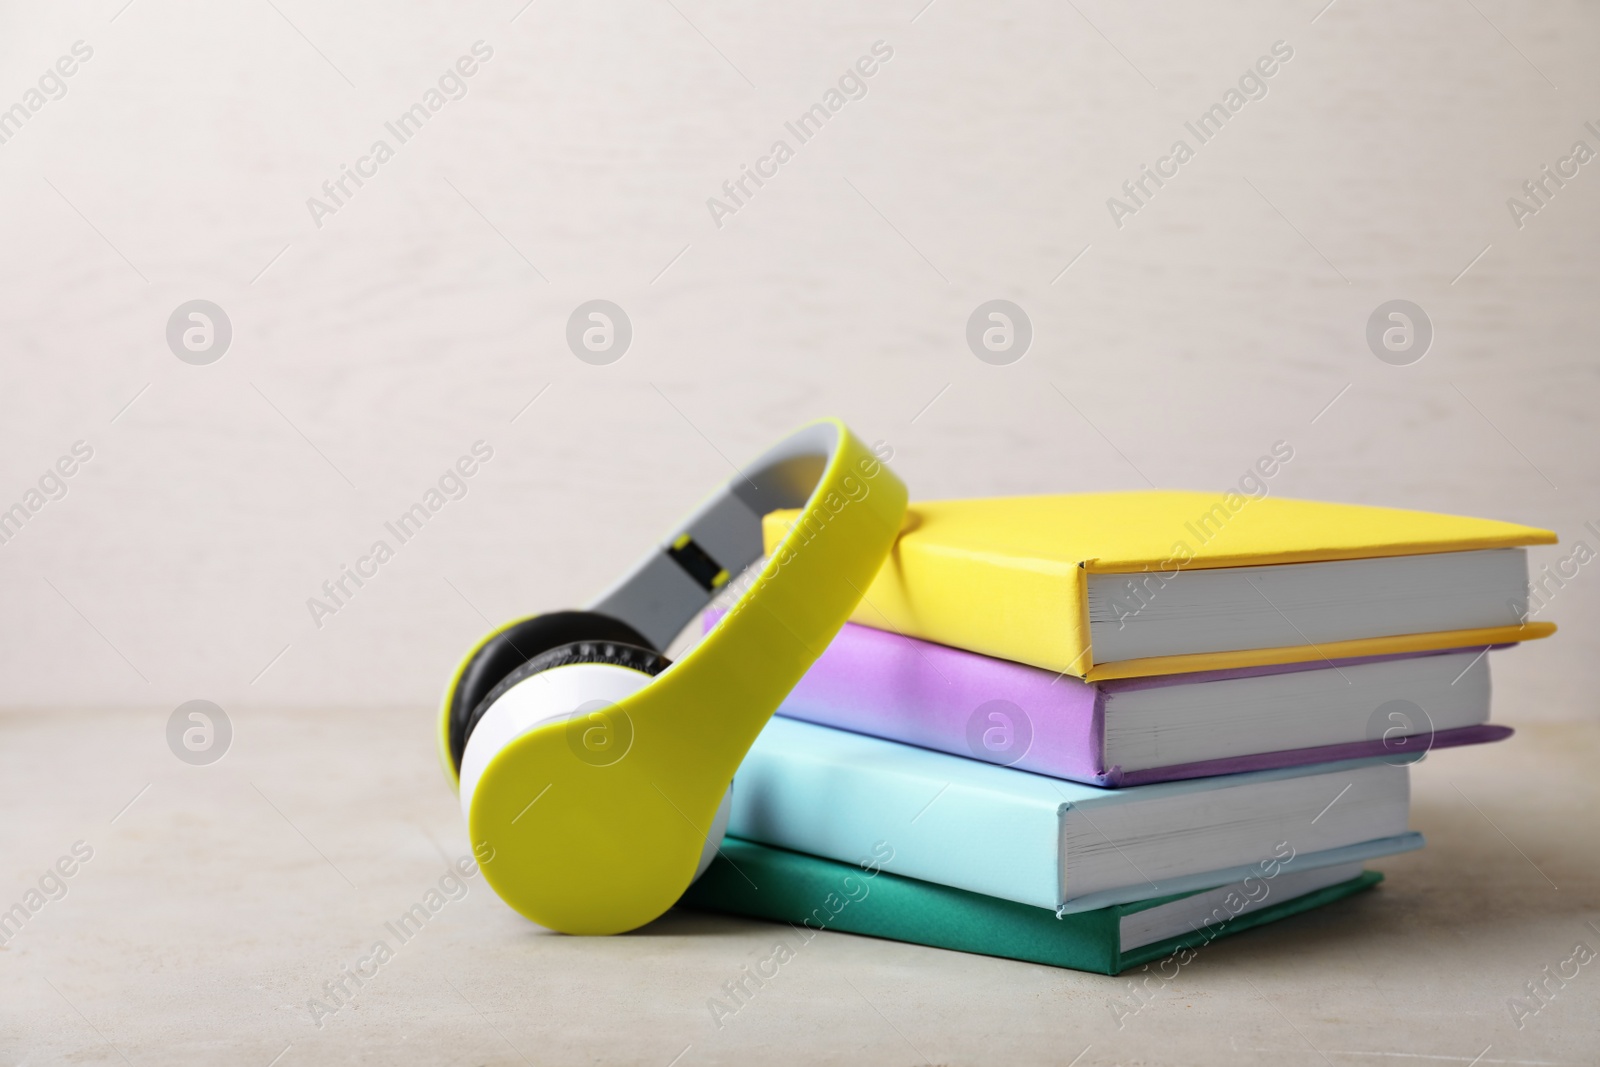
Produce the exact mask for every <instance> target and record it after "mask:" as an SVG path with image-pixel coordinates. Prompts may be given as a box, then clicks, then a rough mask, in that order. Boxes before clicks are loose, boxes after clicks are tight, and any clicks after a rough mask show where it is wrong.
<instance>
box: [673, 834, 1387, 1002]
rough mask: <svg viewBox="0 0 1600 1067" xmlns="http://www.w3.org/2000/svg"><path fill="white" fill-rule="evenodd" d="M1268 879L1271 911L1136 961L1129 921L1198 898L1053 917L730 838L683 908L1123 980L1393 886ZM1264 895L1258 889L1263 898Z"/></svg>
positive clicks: (1224, 916)
mask: <svg viewBox="0 0 1600 1067" xmlns="http://www.w3.org/2000/svg"><path fill="white" fill-rule="evenodd" d="M1257 879H1258V881H1257V882H1256V883H1255V885H1256V886H1257V887H1264V888H1265V892H1266V894H1267V896H1266V897H1263V898H1262V900H1261V906H1260V907H1257V908H1255V909H1254V910H1249V911H1244V910H1242V909H1241V910H1240V911H1239V912H1238V913H1237V914H1233V913H1232V907H1233V906H1232V905H1231V904H1230V906H1228V907H1225V908H1219V909H1218V911H1217V912H1214V913H1213V915H1214V919H1213V921H1210V922H1206V923H1204V924H1202V925H1200V926H1198V927H1197V928H1195V929H1193V930H1191V931H1189V932H1187V933H1184V934H1181V935H1179V936H1177V937H1171V938H1168V939H1166V940H1163V941H1158V942H1155V943H1153V944H1149V945H1141V946H1139V947H1137V948H1133V949H1130V950H1128V951H1126V952H1124V951H1123V950H1122V948H1121V945H1122V938H1121V936H1120V934H1121V922H1122V918H1123V916H1125V915H1128V914H1130V913H1133V912H1137V911H1141V910H1144V909H1146V908H1153V907H1156V906H1158V905H1161V904H1165V903H1167V902H1169V901H1172V900H1177V899H1181V898H1182V897H1183V896H1185V895H1187V894H1177V895H1172V896H1165V897H1156V898H1153V899H1150V900H1143V901H1138V902H1136V903H1130V904H1116V905H1112V906H1110V907H1105V908H1100V909H1097V910H1095V911H1085V912H1079V913H1077V914H1075V915H1063V916H1060V917H1057V915H1056V913H1055V912H1053V911H1051V910H1049V909H1048V908H1034V907H1029V906H1028V905H1026V904H1017V903H1014V902H1012V901H1009V900H997V899H995V898H993V897H985V896H982V895H980V894H977V893H971V892H968V891H966V890H962V889H952V888H950V887H948V886H941V885H934V884H932V883H930V882H922V881H918V880H916V879H914V878H903V877H900V876H899V875H895V874H891V873H889V872H887V871H884V870H882V869H881V868H879V867H877V866H876V865H874V864H864V865H854V864H848V863H837V862H835V861H833V860H827V859H823V858H821V857H818V856H809V855H805V854H803V853H799V852H789V851H786V850H784V849H776V848H768V847H765V846H763V845H759V844H756V843H755V842H752V841H744V840H740V839H739V838H734V837H729V838H725V839H724V840H723V842H722V849H721V852H720V854H719V855H718V856H717V858H716V859H714V860H713V861H712V862H711V866H710V867H709V868H708V869H707V870H706V873H705V874H704V875H702V876H701V878H700V880H699V881H697V882H695V883H694V885H692V886H690V887H689V890H688V892H686V893H685V894H684V895H683V898H682V899H681V900H680V901H679V902H678V906H679V907H683V908H691V909H694V910H698V911H711V912H723V913H727V914H732V915H746V916H751V917H754V918H759V919H771V920H773V921H776V922H783V923H788V924H790V925H791V926H792V927H793V928H794V930H795V933H796V935H798V936H799V937H800V938H801V939H802V940H809V939H810V938H811V937H814V936H816V934H815V932H816V931H822V930H835V931H840V932H844V933H852V934H865V935H867V936H869V937H881V938H885V939H887V940H891V941H905V942H909V943H911V944H916V945H929V946H932V947H934V948H945V949H954V950H955V951H958V952H973V953H977V954H979V955H984V956H1000V957H1003V958H1006V959H1014V960H1023V961H1026V962H1029V963H1042V964H1046V965H1048V966H1051V967H1069V968H1072V969H1073V970H1079V971H1092V972H1094V973H1096V974H1108V975H1114V974H1119V973H1121V972H1122V971H1125V970H1127V969H1128V968H1130V967H1138V966H1141V965H1143V964H1146V963H1154V962H1156V961H1164V960H1166V959H1167V958H1168V957H1173V958H1174V962H1175V963H1177V964H1179V965H1181V964H1182V963H1187V962H1188V960H1189V959H1190V958H1192V955H1191V954H1192V953H1193V952H1194V951H1195V950H1196V949H1198V948H1200V947H1202V946H1204V945H1206V944H1209V943H1210V942H1212V941H1214V940H1216V939H1217V938H1219V937H1227V936H1230V935H1232V934H1237V933H1241V932H1243V931H1245V930H1249V929H1253V928H1255V927H1258V926H1262V925H1265V924H1267V923H1272V922H1276V921H1277V920H1279V919H1283V918H1287V917H1288V916H1291V915H1298V914H1300V913H1302V912H1306V911H1310V910H1312V909H1313V908H1319V907H1321V906H1323V905H1324V904H1330V903H1332V902H1333V901H1336V900H1342V899H1343V898H1345V897H1348V896H1352V895H1354V894H1356V893H1360V892H1362V891H1363V890H1366V889H1370V888H1372V887H1373V886H1374V885H1377V884H1378V883H1379V882H1380V881H1382V880H1383V875H1381V874H1379V873H1377V872H1376V871H1367V872H1364V873H1363V874H1362V875H1361V876H1360V877H1358V878H1353V879H1350V880H1348V881H1345V882H1340V883H1338V884H1336V885H1331V886H1327V887H1326V888H1323V889H1318V890H1314V891H1312V892H1310V893H1306V894H1303V895H1300V896H1295V897H1290V898H1288V899H1285V900H1279V901H1273V900H1271V899H1270V895H1271V889H1272V881H1271V879H1270V878H1268V879H1265V880H1261V874H1260V873H1258V875H1257ZM1260 891H1261V889H1260V888H1255V889H1254V891H1253V892H1252V895H1254V893H1256V892H1260ZM1186 950H1187V952H1186Z"/></svg>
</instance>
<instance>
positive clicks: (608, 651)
mask: <svg viewBox="0 0 1600 1067" xmlns="http://www.w3.org/2000/svg"><path fill="white" fill-rule="evenodd" d="M573 663H609V664H612V665H613V666H617V667H626V668H628V669H629V670H633V671H638V672H639V673H641V674H648V675H650V677H652V678H654V677H655V676H656V675H658V674H660V673H661V672H662V671H664V670H666V669H667V668H668V667H670V666H672V661H671V660H670V659H668V658H667V657H665V656H663V655H662V654H661V653H659V652H655V651H652V650H651V649H648V648H641V647H640V646H638V645H631V644H624V643H623V642H620V641H574V642H573V643H572V644H570V645H560V646H558V647H556V648H552V649H550V650H549V651H548V652H541V653H539V654H538V655H537V656H535V657H533V658H532V659H530V660H529V661H528V662H526V663H524V664H523V665H522V666H520V667H517V668H515V669H513V670H512V672H511V673H510V674H508V675H506V676H505V677H504V678H502V679H500V684H498V685H496V686H495V687H494V688H493V689H491V690H489V692H488V695H486V696H485V697H484V698H483V700H481V701H480V702H479V703H478V706H477V707H475V708H473V709H472V711H471V713H470V714H468V716H467V728H466V730H465V731H464V732H463V733H462V737H461V750H462V751H463V752H465V751H466V748H467V739H468V738H470V737H471V736H472V728H473V727H474V726H477V725H478V720H479V719H481V718H483V714H484V712H486V711H488V710H489V707H490V705H492V704H493V703H494V702H495V701H496V700H499V699H500V697H501V696H502V695H504V694H505V692H506V690H508V689H510V688H511V687H512V686H514V685H516V684H517V683H518V682H522V681H525V680H527V679H528V678H531V677H532V676H533V675H535V674H538V673H539V672H541V671H548V670H554V669H555V668H557V667H566V666H569V665H571V664H573ZM458 765H459V761H458Z"/></svg>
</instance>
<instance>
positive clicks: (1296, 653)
mask: <svg viewBox="0 0 1600 1067" xmlns="http://www.w3.org/2000/svg"><path fill="white" fill-rule="evenodd" d="M797 520H798V516H797V514H796V513H795V512H784V511H780V512H775V513H773V514H771V515H768V516H767V517H766V520H765V523H764V527H765V536H766V541H767V544H768V548H769V550H770V549H771V547H772V546H773V545H775V544H776V543H777V541H778V540H779V539H781V537H782V535H783V534H784V533H785V532H786V531H787V530H788V529H789V527H790V525H791V524H793V523H795V522H796V521H797ZM1555 540H1556V537H1555V535H1554V534H1553V533H1550V532H1549V531H1548V530H1540V529H1535V528H1534V527H1530V526H1519V525H1516V524H1514V523H1509V522H1496V521H1493V520H1489V519H1473V518H1463V517H1460V516H1454V515H1436V514H1431V513H1428V512H1420V511H1402V510H1398V509H1394V508H1377V507H1365V506H1359V505H1353V504H1328V503H1317V502H1313V501H1306V500H1286V499H1282V498H1279V497H1263V498H1259V499H1257V498H1252V497H1248V496H1242V495H1240V494H1238V493H1226V494H1220V495H1219V494H1209V493H1192V492H1173V491H1163V490H1151V491H1147V492H1124V493H1083V494H1073V495H1060V496H1026V497H996V498H984V499H975V500H944V501H933V502H928V503H922V504H913V505H912V506H911V507H910V508H909V509H908V511H907V513H906V518H905V524H904V527H903V529H902V531H901V534H900V538H899V540H898V542H897V543H896V547H895V549H894V551H893V552H892V553H891V555H890V557H889V559H888V560H887V561H886V562H885V563H884V565H883V567H882V569H880V570H879V572H878V575H877V578H876V579H875V580H874V581H873V582H872V584H871V586H870V587H869V588H868V589H867V590H866V592H865V596H864V597H863V599H862V601H861V605H860V607H858V608H857V609H856V613H855V616H854V621H855V622H858V623H861V624H863V625H866V626H873V627H877V628H879V629H885V630H890V631H893V632H895V633H902V634H906V635H907V636H910V637H919V638H923V639H925V640H929V641H935V642H938V643H940V644H945V645H952V646H954V647H957V648H964V649H968V650H970V651H973V652H981V653H983V654H985V655H989V656H996V657H999V658H1001V659H1009V660H1016V661H1019V662H1022V663H1030V664H1033V665H1035V666H1039V667H1044V668H1047V669H1049V670H1051V671H1055V672H1059V673H1065V674H1071V675H1075V676H1077V677H1081V678H1087V679H1089V680H1091V681H1098V680H1101V679H1109V678H1131V677H1142V676H1148V675H1158V674H1176V673H1183V672H1189V671H1204V670H1224V669H1231V668H1236V667H1252V666H1261V665H1264V664H1274V663H1300V662H1324V661H1327V660H1330V659H1344V658H1353V657H1362V656H1371V655H1390V654H1394V653H1401V652H1419V651H1428V650H1434V649H1446V648H1468V647H1474V646H1476V647H1479V648H1482V647H1486V646H1489V645H1494V644H1505V643H1509V642H1514V641H1522V640H1527V639H1530V638H1535V637H1544V636H1546V635H1548V634H1550V633H1553V632H1554V630H1555V627H1554V626H1553V625H1552V624H1550V623H1547V622H1531V621H1528V619H1527V609H1526V605H1527V598H1528V573H1527V559H1526V554H1525V552H1524V550H1523V546H1527V545H1540V544H1553V543H1554V542H1555Z"/></svg>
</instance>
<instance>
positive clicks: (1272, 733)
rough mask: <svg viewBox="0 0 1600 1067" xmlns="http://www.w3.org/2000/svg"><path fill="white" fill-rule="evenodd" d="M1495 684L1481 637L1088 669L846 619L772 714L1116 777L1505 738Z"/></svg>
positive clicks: (1212, 771) (1076, 777)
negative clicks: (1108, 674)
mask: <svg viewBox="0 0 1600 1067" xmlns="http://www.w3.org/2000/svg"><path fill="white" fill-rule="evenodd" d="M710 621H711V620H710V618H708V624H709V623H710ZM1489 692H1490V686H1489V659H1488V657H1487V656H1485V655H1484V654H1483V651H1482V650H1481V649H1464V650H1452V651H1445V652H1431V653H1419V654H1415V655H1410V656H1387V657H1367V658H1364V659H1346V660H1336V661H1333V662H1329V663H1323V662H1321V661H1318V662H1316V663H1301V664H1287V665H1280V666H1270V667H1246V668H1239V669H1235V670H1228V671H1205V672H1201V673H1196V674H1177V675H1167V676H1162V677H1155V678H1133V679H1122V680H1113V681H1104V682H1085V681H1082V680H1080V679H1078V678H1073V677H1071V676H1067V675H1060V674H1056V673H1054V672H1052V671H1047V670H1043V669H1042V668H1039V667H1030V666H1028V665H1026V664H1022V663H1014V662H1012V661H1010V660H1002V659H995V658H994V657H991V656H983V655H979V654H978V653H975V652H966V651H963V650H961V649H957V648H950V647H949V646H947V645H938V644H934V643H933V642H931V641H921V640H918V639H916V638H913V637H903V636H901V635H899V634H894V633H890V632H889V631H887V630H875V629H873V628H871V627H867V626H860V625H857V624H855V623H847V624H846V625H845V627H844V629H843V630H841V631H840V633H839V636H838V637H836V638H835V639H834V640H833V643H832V644H830V645H829V646H828V648H827V649H826V650H825V651H824V652H823V654H822V656H821V657H820V658H819V659H818V660H817V662H816V663H815V664H814V665H813V666H812V668H811V670H810V671H809V672H807V674H806V675H805V677H804V678H802V679H801V680H800V684H799V685H797V686H795V688H794V689H793V691H791V692H790V694H789V696H788V697H787V698H786V699H785V700H784V702H783V705H782V706H781V707H780V708H779V709H778V714H779V715H784V716H787V717H789V718H792V719H804V720H806V721H807V722H814V723H819V724H821V725H823V726H833V727H838V728H840V729H844V730H854V731H856V732H858V733H864V734H870V735H872V736H874V737H882V738H887V739H889V740H891V741H902V742H905V743H907V744H912V745H920V746H921V747H923V748H931V749H936V750H938V751H940V752H948V753H952V754H954V755H958V756H969V757H972V758H975V759H981V760H984V761H986V762H989V763H998V764H1001V765H1003V766H1009V767H1016V768H1017V769H1019V770H1025V771H1033V772H1035V773H1037V774H1046V775H1050V776H1051V777H1054V778H1066V779H1071V780H1073V781H1078V782H1086V783H1088V784H1090V785H1100V786H1107V787H1113V788H1115V787H1119V786H1126V785H1141V784H1145V783H1148V782H1161V781H1172V780H1176V779H1180V778H1198V777H1205V776H1209V775H1216V774H1234V773H1238V772H1240V771H1251V770H1261V769H1265V768H1271V767H1289V766H1300V765H1306V764H1312V763H1327V762H1331V761H1334V760H1343V759H1356V758H1363V757H1369V756H1391V757H1394V756H1401V755H1415V754H1419V753H1422V752H1426V751H1428V750H1430V749H1434V748H1447V747H1450V746H1453V745H1468V744H1476V743H1480V742H1485V741H1498V740H1500V739H1501V738H1504V737H1509V736H1510V735H1511V732H1512V731H1511V730H1510V729H1509V728H1507V727H1504V726H1491V725H1488V723H1487V721H1486V720H1487V719H1488V717H1489Z"/></svg>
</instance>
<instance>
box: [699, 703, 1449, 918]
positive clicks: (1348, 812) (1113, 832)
mask: <svg viewBox="0 0 1600 1067" xmlns="http://www.w3.org/2000/svg"><path fill="white" fill-rule="evenodd" d="M1409 808H1410V781H1409V769H1408V767H1407V766H1406V765H1405V763H1404V762H1401V761H1398V760H1382V759H1368V760H1348V761H1344V762H1340V763H1322V764H1315V765H1312V766H1309V767H1288V768H1281V769H1277V770H1269V771H1254V772H1251V773H1248V774H1230V775H1223V776H1219V777H1215V778H1194V779H1188V780H1185V781H1179V782H1162V783H1159V784H1156V785H1143V786H1135V787H1132V788H1126V789H1098V788H1095V787H1094V786H1087V785H1080V784H1078V783H1076V782H1068V781H1063V780H1060V779H1056V778H1047V777H1045V776H1043V775H1038V774H1031V773H1028V772H1026V771H1019V770H1015V769H1013V768H1009V767H999V766H995V765H993V764H990V763H984V762H981V761H979V760H975V759H964V758H962V757H959V756H951V755H947V754H945V753H942V752H933V751H930V750H928V749H922V748H915V747H913V746H911V745H903V744H899V743H897V742H894V741H884V740H880V739H878V738H875V737H867V736H865V735H862V734H854V733H849V732H847V731H844V730H835V729H831V728H829V727H826V726H817V725H814V724H812V723H806V722H799V721H796V720H793V719H784V718H774V719H773V720H772V721H771V722H770V723H769V724H768V725H767V727H766V729H765V730H763V731H762V733H761V736H760V737H759V738H758V739H757V740H756V743H755V745H754V747H752V748H751V750H750V754H749V755H748V756H746V757H745V761H744V765H743V766H742V767H740V768H739V773H738V775H737V776H735V778H734V782H733V810H732V814H731V817H730V819H729V822H728V832H729V833H730V834H733V835H735V836H738V837H743V838H747V839H749V840H752V841H759V842H761V843H763V844H768V845H777V846H779V847H781V848H787V849H792V850H794V851H796V852H809V853H811V854H813V855H817V856H824V857H827V858H829V859H834V860H839V861H841V862H844V863H853V864H864V865H869V866H870V867H871V868H872V869H873V870H878V869H882V870H888V871H892V872H894V873H895V874H902V875H906V876H909V877H911V878H920V879H922V880H923V881H927V882H934V883H936V884H939V885H946V886H954V887H956V888H958V889H966V890H970V891H971V892H974V893H982V894H984V895H986V896H991V897H1000V898H1001V899H1004V900H1014V901H1016V902H1018V903H1021V904H1031V905H1033V906H1034V907H1041V908H1054V909H1056V911H1057V912H1058V913H1059V914H1063V915H1064V914H1068V913H1073V912H1079V911H1088V910H1091V909H1094V908H1103V907H1107V906H1109V905H1112V904H1124V903H1129V902H1132V901H1136V900H1145V899H1149V898H1151V897H1157V896H1165V895H1168V894H1172V893H1185V892H1189V891H1192V890H1197V889H1208V888H1212V887H1215V886H1220V885H1225V884H1227V883H1230V882H1238V881H1241V880H1243V879H1246V878H1250V877H1252V876H1253V877H1256V878H1263V879H1270V878H1275V877H1277V875H1278V874H1280V873H1281V872H1283V871H1287V870H1294V871H1304V870H1310V869H1313V868H1317V867H1325V866H1331V865H1333V864H1341V863H1350V862H1353V861H1356V860H1363V859H1369V858H1372V857H1374V856H1384V855H1389V854H1391V853H1395V852H1407V851H1410V850H1412V849H1416V848H1421V847H1422V843H1423V842H1422V835H1421V834H1417V833H1412V832H1409V831H1408V830H1407V829H1406V819H1407V816H1408V814H1409Z"/></svg>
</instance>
